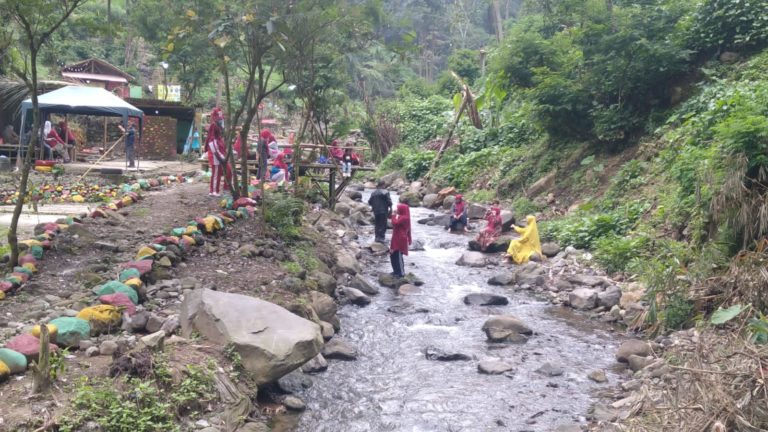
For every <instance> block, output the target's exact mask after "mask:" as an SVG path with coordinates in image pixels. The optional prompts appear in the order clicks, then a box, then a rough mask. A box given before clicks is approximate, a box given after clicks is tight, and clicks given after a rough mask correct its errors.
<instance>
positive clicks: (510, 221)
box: [501, 210, 515, 232]
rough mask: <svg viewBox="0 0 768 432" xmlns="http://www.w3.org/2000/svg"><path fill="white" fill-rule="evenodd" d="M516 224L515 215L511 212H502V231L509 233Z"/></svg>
mask: <svg viewBox="0 0 768 432" xmlns="http://www.w3.org/2000/svg"><path fill="white" fill-rule="evenodd" d="M514 224H515V214H514V213H512V212H511V211H509V210H502V211H501V231H502V232H507V231H510V230H511V229H512V225H514Z"/></svg>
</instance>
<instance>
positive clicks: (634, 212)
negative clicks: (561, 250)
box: [542, 201, 648, 249]
mask: <svg viewBox="0 0 768 432" xmlns="http://www.w3.org/2000/svg"><path fill="white" fill-rule="evenodd" d="M647 207H648V205H647V204H646V203H644V202H640V201H637V202H633V203H630V204H628V205H626V206H624V207H622V208H618V209H616V210H613V211H611V212H608V213H597V214H586V215H575V216H571V217H566V218H563V219H560V220H556V221H551V222H548V223H545V224H543V227H542V231H543V232H544V233H545V236H547V237H548V238H551V239H553V240H556V241H557V242H558V243H560V244H561V245H563V246H573V247H576V248H579V249H592V248H593V247H594V246H595V245H596V244H597V241H598V240H600V239H602V238H605V237H613V236H622V235H624V234H626V233H627V231H629V229H630V228H632V226H633V225H634V224H635V223H636V222H637V220H638V219H639V218H640V215H641V214H642V213H643V211H645V209H647Z"/></svg>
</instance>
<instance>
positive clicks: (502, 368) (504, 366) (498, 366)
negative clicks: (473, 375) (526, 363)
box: [477, 360, 515, 375]
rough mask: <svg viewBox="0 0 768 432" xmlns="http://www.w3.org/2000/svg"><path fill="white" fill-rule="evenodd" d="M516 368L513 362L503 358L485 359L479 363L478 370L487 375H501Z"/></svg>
mask: <svg viewBox="0 0 768 432" xmlns="http://www.w3.org/2000/svg"><path fill="white" fill-rule="evenodd" d="M514 368H515V366H514V365H513V364H512V363H509V362H505V361H501V360H483V361H481V362H479V363H478V364H477V370H478V371H479V372H480V373H483V374H487V375H501V374H503V373H504V372H508V371H511V370H512V369H514Z"/></svg>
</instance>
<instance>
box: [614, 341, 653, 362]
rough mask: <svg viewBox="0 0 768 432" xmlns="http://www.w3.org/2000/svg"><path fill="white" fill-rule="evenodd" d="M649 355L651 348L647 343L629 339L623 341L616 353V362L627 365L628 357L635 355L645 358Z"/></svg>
mask: <svg viewBox="0 0 768 432" xmlns="http://www.w3.org/2000/svg"><path fill="white" fill-rule="evenodd" d="M650 354H651V346H650V345H649V344H648V342H645V341H642V340H639V339H630V340H627V341H624V342H623V343H622V344H621V346H620V347H619V350H618V351H617V352H616V361H619V362H621V363H628V362H629V356H631V355H636V356H640V357H647V356H649V355H650Z"/></svg>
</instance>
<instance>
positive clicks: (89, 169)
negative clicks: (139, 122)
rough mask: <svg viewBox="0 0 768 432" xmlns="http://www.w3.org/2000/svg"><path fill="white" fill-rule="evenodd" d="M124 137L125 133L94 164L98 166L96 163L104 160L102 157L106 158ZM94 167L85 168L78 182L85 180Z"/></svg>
mask: <svg viewBox="0 0 768 432" xmlns="http://www.w3.org/2000/svg"><path fill="white" fill-rule="evenodd" d="M123 138H125V135H123V136H121V137H120V138H118V139H117V141H115V143H114V144H112V147H110V148H109V150H107V151H105V152H104V154H103V155H101V157H100V158H99V159H98V160H97V161H96V162H94V164H93V165H94V166H96V164H98V163H99V162H101V160H102V159H104V158H105V157H106V156H107V155H108V154H109V152H111V151H112V149H113V148H115V146H116V145H118V144H119V143H120V141H122V140H123ZM92 169H93V166H91V167H88V169H87V170H85V172H84V173H83V175H81V176H80V178H79V179H77V183H80V182H81V181H83V179H84V178H85V176H86V175H87V174H88V173H89V172H91V170H92ZM137 170H138V168H137Z"/></svg>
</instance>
